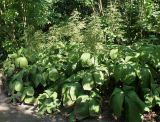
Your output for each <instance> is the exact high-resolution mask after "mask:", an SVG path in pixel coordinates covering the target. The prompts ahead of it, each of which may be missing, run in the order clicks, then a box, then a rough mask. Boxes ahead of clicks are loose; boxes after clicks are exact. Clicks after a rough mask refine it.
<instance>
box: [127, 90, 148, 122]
mask: <svg viewBox="0 0 160 122" xmlns="http://www.w3.org/2000/svg"><path fill="white" fill-rule="evenodd" d="M145 107H146V105H145V104H144V102H143V101H142V100H141V99H140V98H139V97H138V96H137V94H136V92H135V91H128V92H127V93H126V96H125V113H126V119H127V122H141V115H142V114H143V112H144V110H145Z"/></svg>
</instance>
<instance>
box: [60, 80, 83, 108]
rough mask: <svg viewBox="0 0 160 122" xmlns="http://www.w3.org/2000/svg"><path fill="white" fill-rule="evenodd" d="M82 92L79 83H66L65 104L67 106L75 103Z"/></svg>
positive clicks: (63, 92) (64, 90)
mask: <svg viewBox="0 0 160 122" xmlns="http://www.w3.org/2000/svg"><path fill="white" fill-rule="evenodd" d="M81 92H82V89H81V85H80V84H79V83H66V84H65V85H64V86H63V88H62V96H63V105H64V106H65V107H69V106H71V105H73V104H74V103H75V101H76V100H77V98H78V96H79V95H80V94H81Z"/></svg>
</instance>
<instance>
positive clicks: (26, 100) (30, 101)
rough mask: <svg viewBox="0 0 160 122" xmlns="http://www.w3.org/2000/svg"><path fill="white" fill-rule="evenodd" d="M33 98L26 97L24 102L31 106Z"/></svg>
mask: <svg viewBox="0 0 160 122" xmlns="http://www.w3.org/2000/svg"><path fill="white" fill-rule="evenodd" d="M34 100H35V98H34V97H26V98H25V99H24V102H25V103H27V104H32V103H33V102H34Z"/></svg>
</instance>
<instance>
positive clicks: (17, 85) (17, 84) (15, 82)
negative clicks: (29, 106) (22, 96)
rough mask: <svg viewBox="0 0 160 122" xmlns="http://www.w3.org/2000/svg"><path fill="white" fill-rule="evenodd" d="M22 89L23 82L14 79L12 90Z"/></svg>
mask: <svg viewBox="0 0 160 122" xmlns="http://www.w3.org/2000/svg"><path fill="white" fill-rule="evenodd" d="M22 89H23V83H22V81H14V90H15V91H17V92H18V91H21V90H22Z"/></svg>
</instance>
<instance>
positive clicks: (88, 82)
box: [82, 73, 94, 91]
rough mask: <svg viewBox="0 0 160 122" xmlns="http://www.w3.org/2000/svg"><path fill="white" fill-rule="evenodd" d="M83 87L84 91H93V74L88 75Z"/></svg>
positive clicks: (84, 78)
mask: <svg viewBox="0 0 160 122" xmlns="http://www.w3.org/2000/svg"><path fill="white" fill-rule="evenodd" d="M82 86H83V89H84V90H88V91H90V90H92V89H93V87H94V80H93V77H92V73H86V74H85V75H84V77H83V80H82Z"/></svg>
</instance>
